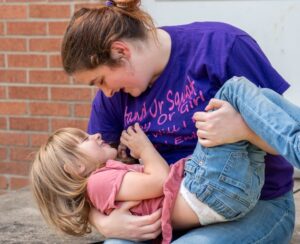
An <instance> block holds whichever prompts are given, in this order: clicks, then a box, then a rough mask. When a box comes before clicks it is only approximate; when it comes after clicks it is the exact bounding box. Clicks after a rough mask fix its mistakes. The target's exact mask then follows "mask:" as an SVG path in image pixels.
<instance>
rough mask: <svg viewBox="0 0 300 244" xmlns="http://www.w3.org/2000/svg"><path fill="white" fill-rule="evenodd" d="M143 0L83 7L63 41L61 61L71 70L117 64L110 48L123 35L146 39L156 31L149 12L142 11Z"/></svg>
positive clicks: (72, 21)
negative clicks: (91, 7) (149, 33)
mask: <svg viewBox="0 0 300 244" xmlns="http://www.w3.org/2000/svg"><path fill="white" fill-rule="evenodd" d="M140 2H141V1H140V0H127V1H125V0H119V1H116V0H115V1H109V4H107V5H101V6H99V8H96V9H87V8H82V9H80V10H78V11H77V12H76V13H75V14H74V15H73V17H72V19H71V21H70V23H69V25H68V27H67V30H66V32H65V35H64V38H63V43H62V50H61V56H62V63H63V67H64V69H65V71H66V72H67V73H68V74H73V73H74V72H76V71H81V70H89V69H94V68H96V67H98V66H99V65H103V64H105V65H109V66H117V65H120V61H119V60H116V59H113V58H112V57H111V55H110V49H111V45H112V43H113V42H115V41H117V40H120V39H131V40H145V39H147V32H148V30H151V31H152V32H153V33H155V28H154V24H153V21H152V18H151V17H150V15H148V14H147V13H146V12H144V11H142V10H141V9H140V8H139V6H140Z"/></svg>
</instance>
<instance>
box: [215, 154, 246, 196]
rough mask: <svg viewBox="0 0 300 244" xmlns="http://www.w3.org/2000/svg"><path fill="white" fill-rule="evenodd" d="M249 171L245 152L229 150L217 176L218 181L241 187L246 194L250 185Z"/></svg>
mask: <svg viewBox="0 0 300 244" xmlns="http://www.w3.org/2000/svg"><path fill="white" fill-rule="evenodd" d="M250 171H251V170H250V162H249V158H248V156H247V152H231V153H230V156H229V157H228V160H227V162H226V164H225V166H224V168H223V170H222V172H221V174H220V176H219V181H221V182H224V183H226V184H229V185H231V186H234V187H235V188H238V189H241V190H242V191H243V192H244V193H245V194H248V192H249V190H250V187H251V175H250ZM237 193H238V192H237Z"/></svg>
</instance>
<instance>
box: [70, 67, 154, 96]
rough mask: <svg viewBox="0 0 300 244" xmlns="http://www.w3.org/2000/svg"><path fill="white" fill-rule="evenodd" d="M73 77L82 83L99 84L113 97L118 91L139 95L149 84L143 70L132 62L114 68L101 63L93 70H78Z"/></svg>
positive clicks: (106, 94) (105, 92) (105, 93)
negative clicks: (140, 70) (135, 66)
mask: <svg viewBox="0 0 300 244" xmlns="http://www.w3.org/2000/svg"><path fill="white" fill-rule="evenodd" d="M73 77H74V78H75V80H76V81H77V82H79V83H81V84H88V85H95V86H97V87H98V88H99V89H100V90H102V91H103V93H104V95H105V96H106V97H112V96H113V95H114V94H115V93H116V92H125V93H128V94H130V95H131V96H133V97H138V96H139V95H140V94H141V93H142V92H144V91H145V90H146V89H147V87H148V84H149V79H147V78H146V77H144V76H143V72H138V69H137V68H134V67H133V66H132V65H131V64H130V63H125V64H123V65H122V66H119V67H113V68H111V67H109V66H106V65H101V66H99V67H97V68H95V69H92V70H84V71H78V72H76V73H75V74H74V75H73Z"/></svg>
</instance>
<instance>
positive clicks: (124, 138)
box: [120, 131, 130, 146]
mask: <svg viewBox="0 0 300 244" xmlns="http://www.w3.org/2000/svg"><path fill="white" fill-rule="evenodd" d="M121 139H123V140H124V141H126V142H127V141H129V139H130V135H128V133H127V132H126V131H123V132H122V134H121V138H120V140H121ZM124 145H126V146H127V143H126V144H125V143H124Z"/></svg>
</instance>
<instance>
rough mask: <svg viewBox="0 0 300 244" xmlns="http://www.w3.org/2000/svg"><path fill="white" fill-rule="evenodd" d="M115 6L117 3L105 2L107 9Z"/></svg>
mask: <svg viewBox="0 0 300 244" xmlns="http://www.w3.org/2000/svg"><path fill="white" fill-rule="evenodd" d="M114 5H115V3H114V2H113V1H111V0H108V1H105V6H106V7H112V6H114Z"/></svg>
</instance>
